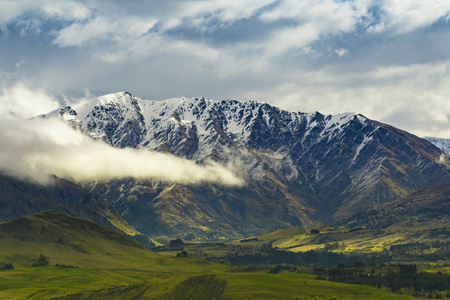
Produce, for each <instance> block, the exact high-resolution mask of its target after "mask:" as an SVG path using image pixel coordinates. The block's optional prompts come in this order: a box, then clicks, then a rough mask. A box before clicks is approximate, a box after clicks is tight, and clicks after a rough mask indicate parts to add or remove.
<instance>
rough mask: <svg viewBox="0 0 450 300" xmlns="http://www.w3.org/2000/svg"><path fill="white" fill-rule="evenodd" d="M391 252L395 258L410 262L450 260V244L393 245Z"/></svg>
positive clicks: (436, 242) (418, 243) (439, 242)
mask: <svg viewBox="0 0 450 300" xmlns="http://www.w3.org/2000/svg"><path fill="white" fill-rule="evenodd" d="M389 251H390V252H391V253H392V255H393V256H394V257H397V258H399V259H401V260H409V261H433V262H436V261H439V260H449V259H450V242H441V241H435V242H426V243H421V242H416V243H406V244H401V245H392V246H391V247H390V248H389Z"/></svg>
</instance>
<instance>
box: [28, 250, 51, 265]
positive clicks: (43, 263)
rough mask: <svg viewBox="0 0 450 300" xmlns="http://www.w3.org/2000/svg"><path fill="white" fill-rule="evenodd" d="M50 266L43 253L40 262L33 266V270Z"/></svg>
mask: <svg viewBox="0 0 450 300" xmlns="http://www.w3.org/2000/svg"><path fill="white" fill-rule="evenodd" d="M48 264H49V261H48V258H47V257H45V256H44V255H43V254H42V253H41V255H40V256H39V258H38V260H37V261H36V262H35V263H33V265H32V266H31V267H33V268H35V267H45V266H48Z"/></svg>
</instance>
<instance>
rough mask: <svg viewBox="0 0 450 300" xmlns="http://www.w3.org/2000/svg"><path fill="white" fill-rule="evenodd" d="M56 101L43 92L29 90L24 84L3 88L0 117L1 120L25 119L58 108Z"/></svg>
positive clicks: (0, 98)
mask: <svg viewBox="0 0 450 300" xmlns="http://www.w3.org/2000/svg"><path fill="white" fill-rule="evenodd" d="M59 106H60V104H59V103H58V101H57V100H56V99H55V98H54V97H52V96H49V95H48V94H47V93H46V92H45V91H44V90H42V89H37V90H31V89H29V88H27V87H26V86H25V84H24V83H17V84H16V85H14V86H13V87H11V88H3V90H2V92H1V94H0V116H1V117H2V118H7V119H12V118H19V119H26V118H31V117H34V116H36V115H39V114H43V113H46V112H49V111H52V110H54V109H56V108H58V107H59Z"/></svg>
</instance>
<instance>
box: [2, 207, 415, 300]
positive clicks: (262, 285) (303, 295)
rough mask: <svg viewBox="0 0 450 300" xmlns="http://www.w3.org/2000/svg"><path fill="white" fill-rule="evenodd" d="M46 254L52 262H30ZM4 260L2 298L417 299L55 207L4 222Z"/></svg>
mask: <svg viewBox="0 0 450 300" xmlns="http://www.w3.org/2000/svg"><path fill="white" fill-rule="evenodd" d="M41 254H42V255H43V256H45V257H46V258H47V259H48V262H49V265H44V266H41V267H31V265H32V264H33V263H36V262H37V261H38V260H39V257H40V255H41ZM0 263H12V264H13V265H14V269H11V270H4V271H0V299H314V298H316V297H318V298H317V299H336V298H337V299H414V298H411V297H408V296H405V295H398V294H393V293H390V292H387V291H383V290H381V289H376V288H372V287H368V286H362V285H348V284H342V283H337V282H329V281H324V280H317V279H316V276H315V275H311V274H303V273H295V272H288V271H282V272H280V273H278V274H272V273H267V271H265V270H264V271H261V270H260V271H254V272H243V270H242V269H238V268H234V267H229V266H225V265H221V264H215V263H212V262H208V261H205V260H201V259H193V258H184V257H173V256H165V255H160V254H157V253H154V252H152V251H149V250H146V249H144V248H142V247H140V246H138V245H137V244H136V243H134V242H133V241H132V240H130V239H128V238H127V237H125V236H123V235H121V234H118V233H116V232H114V231H112V230H109V229H106V228H103V227H100V226H97V225H95V224H93V223H90V222H87V221H83V220H80V219H77V218H74V217H71V216H68V215H65V214H61V213H56V212H45V213H40V214H37V215H33V216H29V217H26V218H21V219H18V220H14V221H11V222H7V223H2V224H0ZM56 264H58V265H60V266H56ZM333 297H335V298H333Z"/></svg>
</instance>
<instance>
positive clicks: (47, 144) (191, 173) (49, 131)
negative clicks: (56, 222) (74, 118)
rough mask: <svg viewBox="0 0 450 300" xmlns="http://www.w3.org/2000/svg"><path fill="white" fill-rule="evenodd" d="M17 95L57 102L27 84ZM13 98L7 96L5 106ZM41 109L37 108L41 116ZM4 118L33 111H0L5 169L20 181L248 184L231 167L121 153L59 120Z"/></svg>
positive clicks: (145, 153) (0, 156)
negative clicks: (138, 180) (55, 178)
mask: <svg viewBox="0 0 450 300" xmlns="http://www.w3.org/2000/svg"><path fill="white" fill-rule="evenodd" d="M19 89H22V90H23V91H18V90H19ZM12 90H14V92H13V93H12V94H13V95H17V94H19V95H28V96H30V97H31V98H32V97H33V95H37V96H38V97H37V99H36V101H35V105H38V104H40V103H44V104H48V103H49V101H50V103H52V104H53V102H52V101H51V100H52V98H51V97H43V92H42V91H38V92H34V91H30V90H28V89H27V88H26V87H25V86H23V85H22V86H19V85H18V86H15V87H14V88H13V89H12ZM8 94H9V93H4V95H3V96H2V98H1V99H2V100H1V102H0V103H1V105H2V106H1V107H3V104H5V103H6V101H5V100H4V99H6V98H7V97H8ZM29 100H32V99H29ZM35 108H36V106H35ZM40 110H42V108H40V109H38V108H36V112H38V111H40ZM3 113H6V114H8V116H18V115H21V116H25V115H28V113H29V112H28V113H27V114H24V112H22V111H21V107H20V106H15V107H12V108H6V109H3V108H2V109H1V110H0V116H1V117H2V118H1V121H0V170H2V171H3V172H6V173H8V174H11V175H15V176H19V177H21V178H27V177H31V178H33V180H35V181H38V182H40V183H44V184H45V183H47V182H48V181H49V177H48V174H54V175H56V176H58V177H62V178H67V179H74V180H76V181H89V180H110V179H120V178H129V177H134V178H145V179H154V180H159V181H164V182H176V183H181V184H200V183H207V182H212V183H218V184H222V185H226V186H240V185H243V184H244V181H243V179H242V178H241V177H239V176H238V175H236V174H235V170H234V169H233V167H232V166H231V165H230V166H223V165H220V164H218V163H214V162H209V163H206V164H205V165H198V164H196V163H195V162H194V161H190V160H186V159H181V158H178V157H175V156H173V155H169V154H164V153H158V152H153V151H148V150H136V149H117V148H113V147H111V146H109V145H108V144H106V143H103V142H98V141H93V140H92V139H90V138H88V137H87V136H85V135H83V134H82V133H81V132H79V131H76V130H74V129H72V128H70V127H69V126H67V125H66V123H64V122H63V121H61V120H59V119H42V118H33V119H31V120H23V119H19V118H4V117H3V116H2V114H3Z"/></svg>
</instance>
